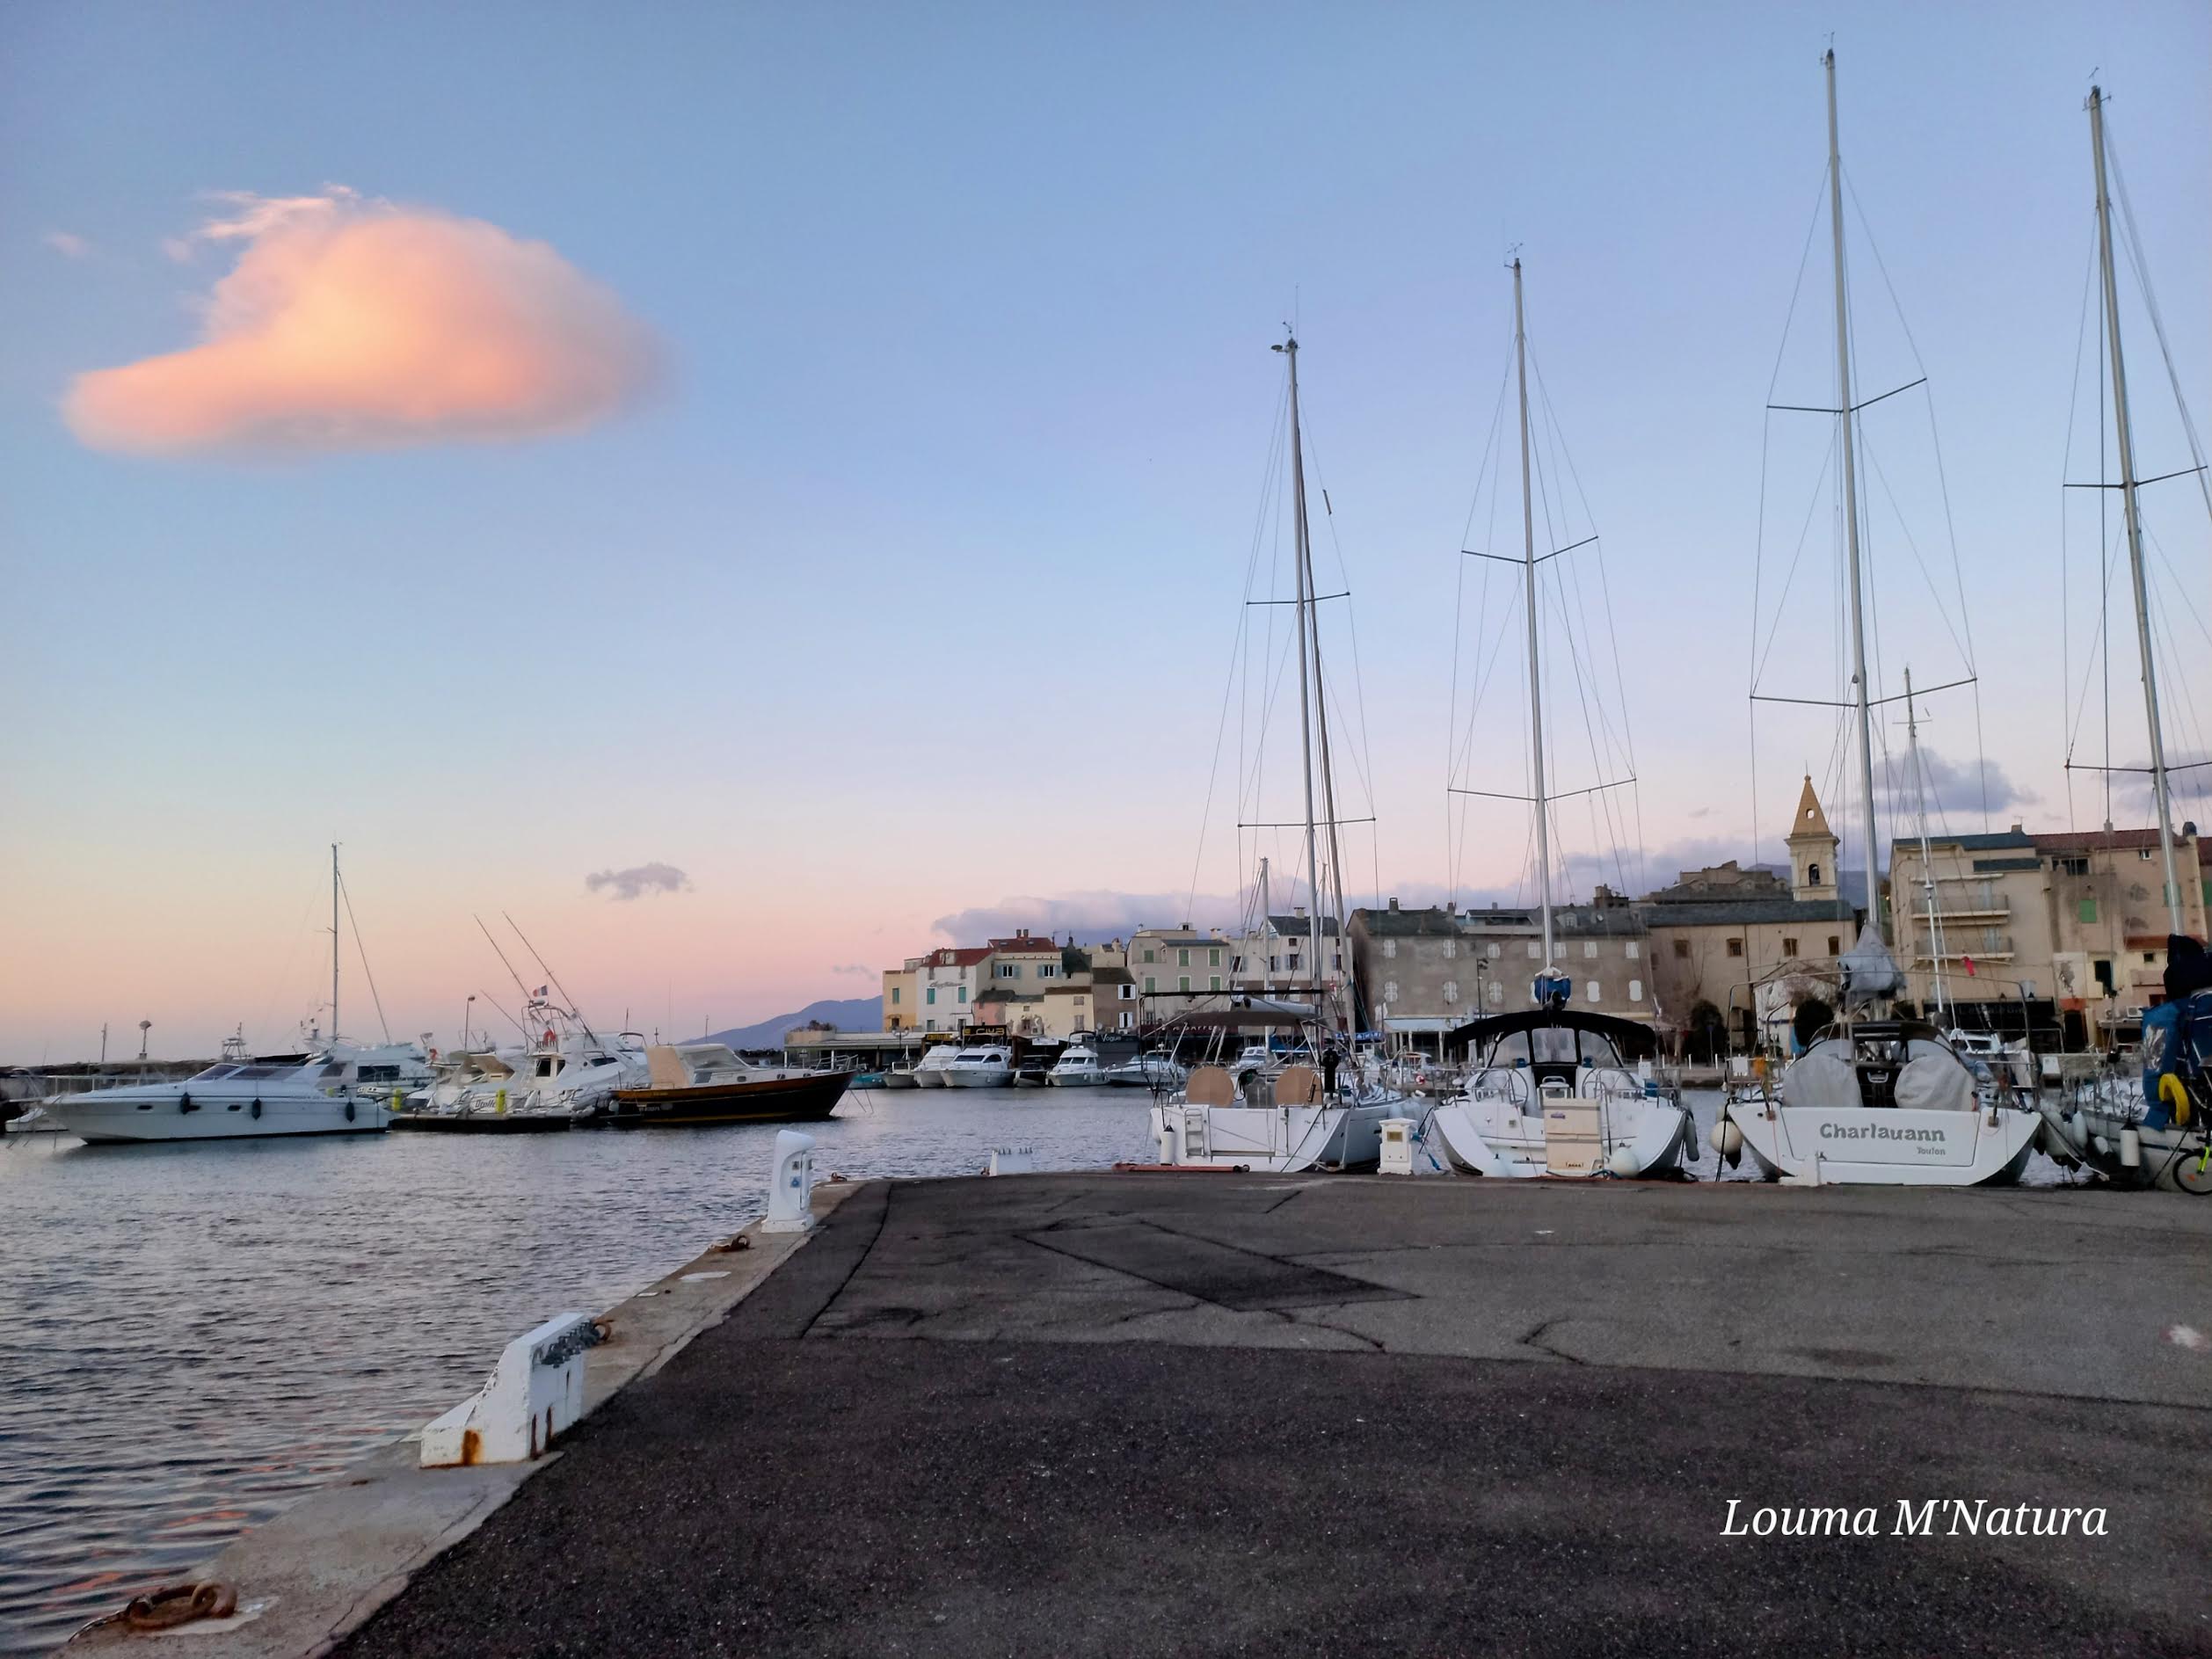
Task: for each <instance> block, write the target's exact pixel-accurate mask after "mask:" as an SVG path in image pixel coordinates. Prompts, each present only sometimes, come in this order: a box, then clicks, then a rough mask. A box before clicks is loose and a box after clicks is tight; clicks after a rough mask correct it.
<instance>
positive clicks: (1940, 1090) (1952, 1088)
mask: <svg viewBox="0 0 2212 1659" xmlns="http://www.w3.org/2000/svg"><path fill="white" fill-rule="evenodd" d="M1912 1046H1913V1048H1914V1049H1915V1050H1926V1052H1922V1053H1916V1054H1915V1055H1914V1056H1913V1058H1912V1059H1909V1060H1907V1061H1906V1062H1905V1066H1904V1069H1903V1071H1901V1072H1899V1073H1897V1081H1896V1085H1895V1094H1896V1100H1897V1104H1898V1105H1900V1106H1902V1107H1904V1108H1907V1109H1908V1110H1913V1111H1961V1112H1968V1111H1972V1110H1974V1109H1975V1106H1976V1101H1975V1098H1974V1076H1973V1073H1970V1072H1968V1070H1967V1069H1966V1067H1965V1066H1961V1065H1960V1064H1959V1062H1958V1059H1957V1058H1956V1057H1955V1056H1954V1055H1951V1054H1947V1053H1946V1052H1944V1051H1942V1050H1941V1049H1939V1048H1937V1047H1936V1046H1935V1044H1932V1043H1925V1044H1924V1043H1915V1044H1913V1045H1912Z"/></svg>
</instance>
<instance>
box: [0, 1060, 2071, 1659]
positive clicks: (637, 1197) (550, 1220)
mask: <svg viewBox="0 0 2212 1659" xmlns="http://www.w3.org/2000/svg"><path fill="white" fill-rule="evenodd" d="M1716 1099H1717V1097H1716V1096H1714V1095H1711V1094H1705V1095H1697V1096H1693V1097H1692V1103H1693V1105H1694V1106H1695V1108H1696V1110H1697V1116H1698V1118H1699V1124H1700V1126H1701V1127H1706V1126H1709V1125H1710V1124H1711V1122H1712V1117H1713V1112H1714V1103H1715V1101H1716ZM1148 1104H1149V1099H1148V1097H1147V1096H1146V1095H1144V1094H1143V1093H1142V1092H1140V1091H1138V1090H1134V1089H1124V1090H1112V1089H1101V1090H1060V1089H1050V1090H1047V1089H1006V1090H965V1089H963V1090H950V1091H947V1090H936V1089H932V1090H905V1091H898V1092H869V1093H865V1094H860V1095H854V1096H851V1097H849V1098H848V1100H847V1101H846V1102H845V1103H844V1104H843V1105H842V1106H841V1107H840V1109H839V1112H838V1116H837V1117H835V1118H834V1119H833V1120H832V1121H831V1122H829V1123H826V1124H819V1125H816V1126H814V1132H815V1135H816V1140H817V1143H818V1145H819V1152H818V1153H817V1157H816V1168H817V1169H818V1170H819V1172H821V1173H823V1174H825V1175H826V1174H828V1173H830V1172H832V1171H836V1172H840V1173H843V1174H846V1175H852V1176H855V1177H856V1178H858V1177H867V1176H876V1175H964V1174H971V1173H973V1172H974V1171H976V1170H977V1169H978V1168H979V1167H980V1166H981V1165H982V1164H983V1163H984V1162H985V1161H986V1159H987V1157H988V1153H989V1149H990V1148H991V1147H992V1146H1032V1147H1034V1148H1035V1149H1036V1152H1037V1167H1038V1168H1041V1169H1081V1168H1103V1167H1104V1166H1106V1165H1108V1164H1110V1163H1112V1162H1114V1161H1117V1160H1118V1159H1145V1158H1147V1157H1148V1156H1149V1155H1150V1147H1149V1142H1148V1136H1147V1132H1146V1107H1147V1106H1148ZM774 1137H775V1130H774V1129H773V1128H772V1127H760V1128H746V1129H730V1128H708V1129H695V1130H675V1129H672V1130H656V1131H647V1132H637V1133H616V1132H613V1131H593V1132H583V1133H574V1134H567V1135H530V1136H519V1137H511V1138H510V1137H476V1136H449V1135H412V1134H391V1135H383V1136H376V1137H362V1138H360V1139H339V1140H322V1139H302V1140H290V1141H287V1140H265V1141H234V1142H229V1143H221V1142H217V1143H207V1144H201V1145H198V1146H192V1145H175V1146H98V1147H94V1146H83V1145H81V1144H79V1143H78V1142H76V1141H75V1140H74V1139H69V1138H66V1137H56V1136H44V1135H41V1136H19V1135H18V1136H9V1137H7V1138H6V1139H5V1142H4V1149H0V1216H4V1218H5V1220H4V1225H0V1269H4V1270H0V1321H4V1325H0V1329H4V1330H5V1332H6V1333H7V1338H6V1341H5V1342H4V1343H0V1653H33V1652H40V1651H43V1650H44V1649H46V1648H50V1647H52V1646H53V1645H55V1643H57V1642H59V1641H62V1640H63V1639H65V1638H66V1637H67V1636H68V1635H69V1634H70V1633H71V1632H72V1631H73V1630H75V1629H76V1627H77V1626H79V1625H81V1624H83V1623H84V1621H85V1620H87V1619H91V1618H94V1617H96V1616H97V1615H98V1614H100V1613H103V1612H109V1611H111V1610H113V1608H114V1607H115V1606H116V1605H118V1604H120V1601H121V1600H122V1599H123V1598H124V1597H126V1596H127V1595H128V1594H129V1593H131V1592H132V1591H134V1590H136V1589H138V1588H141V1587H142V1586H143V1585H145V1584H147V1583H152V1582H157V1581H159V1580H160V1579H161V1578H163V1577H164V1575H171V1574H174V1573H176V1572H178V1571H181V1570H182V1569H184V1568H190V1567H192V1566H194V1565H196V1564H198V1563H199V1562H200V1561H204V1560H206V1559H207V1557H208V1556H210V1555H212V1554H213V1553H215V1551H216V1550H217V1549H218V1548H220V1547H221V1546H222V1544H223V1543H224V1542H225V1541H226V1540H228V1539H230V1538H232V1537H235V1536H236V1534H237V1533H239V1532H243V1531H244V1530H245V1529H247V1528H248V1527H251V1526H252V1525H255V1524H258V1523H259V1522H262V1521H265V1520H266V1519H268V1518H269V1517H271V1516H273V1515H274V1514H276V1513H277V1512H278V1511H280V1510H283V1509H284V1508H286V1507H287V1505H289V1504H290V1503H294V1502H296V1501H297V1500H298V1499H299V1498H300V1497H301V1496H302V1495H304V1494H305V1493H307V1492H309V1491H310V1490H312V1489H313V1488H316V1487H317V1486H319V1485H321V1484H323V1483H324V1481H327V1480H329V1479H330V1478H331V1476H332V1475H333V1474H335V1473H338V1471H340V1470H342V1469H343V1468H345V1467H346V1466H347V1465H348V1464H350V1463H352V1462H353V1461H355V1460H356V1459H359V1458H360V1456H361V1455H362V1454H363V1453H364V1452H367V1451H368V1450H370V1449H371V1448H373V1447H375V1446H376V1445H378V1444H382V1443H385V1442H388V1441H390V1440H392V1439H394V1438H395V1437H398V1436H400V1435H403V1434H405V1433H408V1432H410V1431H411V1430H415V1429H417V1428H419V1427H420V1426H421V1425H422V1424H423V1423H426V1421H428V1420H429V1419H430V1418H431V1417H433V1416H435V1415H437V1414H438V1413H439V1412H440V1411H442V1410H444V1409H445V1408H447V1407H448V1406H450V1405H452V1404H453V1403H454V1402H455V1401H457V1400H458V1399H460V1398H461V1397H462V1395H463V1394H465V1393H468V1392H469V1390H471V1389H473V1388H474V1387H475V1386H477V1384H478V1383H479V1382H481V1381H482V1380H483V1379H484V1374H485V1373H486V1372H488V1371H489V1369H490V1367H491V1361H492V1359H493V1358H494V1357H496V1356H497V1354H498V1350H500V1349H501V1348H502V1347H503V1346H505V1344H506V1342H508V1341H509V1340H510V1339H511V1338H513V1336H514V1335H517V1334H518V1333H520V1332H521V1331H523V1330H525V1329H527V1328H529V1327H530V1326H532V1325H534V1324H536V1323H537V1322H538V1321H541V1320H543V1319H545V1318H547V1317H549V1315H551V1314H553V1313H558V1312H561V1311H563V1310H564V1309H569V1308H577V1309H581V1310H583V1311H586V1312H590V1313H597V1312H600V1311H601V1310H603V1309H605V1308H607V1307H609V1306H612V1305H613V1304H615V1302H617V1301H620V1300H622V1299H623V1298H624V1297H627V1296H629V1294H631V1293H632V1292H636V1291H637V1290H639V1289H641V1288H643V1287H644V1285H646V1284H650V1283H651V1282H652V1281H653V1280H654V1279H656V1278H658V1277H660V1276H661V1275H662V1274H664V1273H666V1271H668V1270H670V1269H672V1268H673V1267H676V1266H678V1265H680V1263H682V1262H686V1261H688V1260H689V1259H690V1258H691V1257H693V1256H694V1255H697V1254H698V1253H699V1252H700V1251H701V1250H702V1249H703V1248H706V1247H707V1245H709V1243H711V1242H712V1241H714V1240H715V1239H716V1238H717V1237H718V1236H726V1235H727V1234H729V1233H732V1232H734V1231H736V1230H737V1228H738V1227H739V1226H742V1225H743V1224H744V1223H745V1222H746V1221H748V1220H750V1219H753V1217H754V1216H757V1215H758V1214H760V1211H761V1209H762V1207H763V1184H764V1181H765V1177H766V1172H767V1164H768V1146H769V1143H770V1141H771V1140H772V1139H774ZM2037 1163H2038V1164H2039V1165H2041V1164H2042V1163H2043V1161H2042V1160H2041V1159H2040V1158H2039V1159H2038V1160H2037ZM1698 1170H1699V1174H1700V1175H1703V1176H1705V1177H1706V1178H1710V1177H1711V1176H1712V1175H1713V1173H1714V1158H1713V1156H1712V1154H1711V1153H1710V1152H1706V1153H1704V1154H1703V1155H1702V1157H1701V1159H1700V1161H1699V1166H1698ZM2042 1174H2043V1178H2045V1179H2048V1178H2051V1177H2053V1176H2055V1175H2056V1170H2055V1169H2052V1168H2049V1167H2048V1165H2044V1166H2043V1171H2042Z"/></svg>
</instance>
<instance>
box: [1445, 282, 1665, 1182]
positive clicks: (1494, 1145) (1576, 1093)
mask: <svg viewBox="0 0 2212 1659" xmlns="http://www.w3.org/2000/svg"><path fill="white" fill-rule="evenodd" d="M1523 323H1524V317H1523V310H1522V302H1521V262H1520V261H1519V260H1518V259H1515V260H1514V261H1513V351H1514V360H1515V367H1516V374H1517V377H1518V381H1519V389H1520V404H1521V536H1522V583H1523V589H1522V591H1523V597H1524V602H1525V605H1526V608H1527V613H1528V678H1529V756H1530V760H1531V761H1532V775H1533V778H1534V782H1535V789H1536V793H1535V796H1534V806H1535V810H1536V868H1537V882H1538V888H1539V892H1540V893H1541V895H1542V899H1543V926H1544V965H1543V969H1542V971H1540V972H1539V974H1538V975H1537V976H1536V982H1535V986H1534V992H1535V1000H1536V1005H1537V1006H1536V1008H1534V1009H1533V1010H1532V1011H1529V1012H1524V1013H1518V1014H1510V1015H1498V1016H1496V1017H1495V1018H1491V1019H1481V1020H1475V1021H1473V1022H1470V1023H1469V1024H1468V1025H1466V1026H1464V1027H1462V1028H1460V1032H1459V1036H1460V1037H1463V1038H1464V1039H1465V1040H1466V1041H1468V1043H1469V1044H1470V1050H1471V1051H1472V1052H1473V1053H1474V1054H1475V1055H1476V1057H1477V1060H1478V1064H1477V1066H1476V1068H1475V1070H1474V1071H1473V1073H1472V1074H1471V1075H1470V1077H1469V1078H1468V1080H1467V1084H1466V1088H1465V1089H1463V1090H1462V1091H1461V1092H1460V1093H1459V1094H1458V1095H1454V1096H1453V1097H1452V1099H1451V1100H1449V1101H1447V1102H1444V1104H1443V1105H1440V1106H1438V1107H1437V1108H1436V1110H1434V1111H1433V1112H1432V1113H1431V1114H1430V1127H1431V1129H1432V1130H1433V1131H1434V1132H1435V1134H1436V1136H1437V1139H1438V1140H1439V1141H1440V1142H1441V1143H1442V1145H1443V1146H1444V1153H1445V1156H1446V1157H1448V1158H1449V1159H1450V1160H1451V1161H1452V1167H1453V1168H1457V1169H1459V1170H1460V1171H1462V1172H1464V1173H1466V1174H1468V1175H1608V1174H1610V1175H1665V1174H1670V1173H1671V1172H1672V1171H1673V1170H1674V1168H1675V1167H1676V1166H1677V1164H1678V1163H1679V1162H1680V1161H1681V1160H1682V1157H1683V1154H1684V1153H1685V1152H1687V1153H1689V1154H1690V1155H1691V1156H1692V1157H1693V1158H1694V1157H1695V1156H1696V1147H1697V1139H1696V1131H1694V1130H1693V1129H1692V1127H1691V1124H1690V1115H1689V1114H1688V1113H1687V1112H1685V1111H1684V1110H1682V1108H1681V1106H1680V1105H1679V1104H1677V1102H1673V1101H1670V1100H1667V1099H1665V1098H1663V1096H1661V1095H1659V1094H1658V1093H1657V1091H1656V1088H1655V1087H1654V1088H1647V1087H1646V1084H1645V1081H1644V1080H1643V1079H1642V1078H1641V1077H1640V1076H1638V1075H1637V1074H1636V1073H1634V1072H1632V1071H1630V1070H1629V1069H1628V1068H1627V1066H1626V1065H1625V1064H1624V1062H1623V1057H1622V1050H1623V1048H1624V1047H1626V1048H1628V1049H1630V1050H1631V1051H1634V1050H1635V1049H1637V1048H1639V1047H1640V1048H1641V1051H1642V1052H1643V1053H1644V1054H1647V1055H1648V1054H1649V1053H1651V1052H1652V1051H1654V1049H1655V1046H1656V1044H1655V1041H1654V1040H1653V1037H1652V1034H1651V1032H1650V1031H1649V1030H1648V1029H1647V1028H1645V1027H1642V1026H1639V1025H1636V1024H1634V1022H1630V1021H1627V1020H1617V1019H1610V1018H1608V1017H1606V1016H1604V1015H1597V1014H1580V1013H1576V1012H1575V1011H1574V1010H1573V1009H1571V1008H1568V998H1569V997H1570V996H1571V995H1572V994H1573V992H1574V981H1573V980H1572V979H1569V978H1568V975H1567V974H1565V973H1564V972H1562V971H1561V969H1560V967H1559V964H1558V960H1557V957H1556V952H1555V948H1554V946H1555V942H1554V939H1553V916H1552V860H1551V835H1550V826H1549V818H1550V802H1549V800H1548V798H1547V797H1546V790H1545V780H1544V704H1543V690H1544V681H1543V674H1542V670H1541V666H1540V664H1539V638H1540V635H1541V629H1539V626H1538V622H1537V595H1536V565H1537V557H1536V507H1535V497H1534V493H1533V491H1532V490H1531V489H1530V477H1529V475H1530V454H1529V411H1528V336H1527V331H1526V330H1525V329H1524V326H1523ZM1546 557H1549V556H1548V555H1547V556H1546Z"/></svg>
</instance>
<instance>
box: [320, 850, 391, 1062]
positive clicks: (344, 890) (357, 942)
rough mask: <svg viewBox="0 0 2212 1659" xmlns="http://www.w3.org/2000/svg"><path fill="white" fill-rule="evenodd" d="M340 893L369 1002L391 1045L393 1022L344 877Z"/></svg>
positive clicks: (341, 880)
mask: <svg viewBox="0 0 2212 1659" xmlns="http://www.w3.org/2000/svg"><path fill="white" fill-rule="evenodd" d="M338 892H339V894H340V895H341V896H342V897H343V898H344V899H345V900H346V920H347V921H348V922H349V923H351V924H352V926H353V950H354V954H356V955H357V956H359V957H360V959H361V977H362V978H363V979H367V981H368V1000H370V1001H371V1002H372V1003H374V1004H375V1007H376V1023H377V1024H379V1025H380V1026H382V1027H383V1029H384V1041H385V1042H387V1043H389V1042H390V1041H391V1040H392V1028H391V1022H389V1021H388V1020H386V1019H385V1018H384V999H383V998H382V997H381V996H378V995H377V994H376V976H375V974H374V973H373V972H371V971H369V966H368V947H367V945H365V944H363V943H362V942H361V924H360V922H358V921H355V920H353V889H352V888H351V887H349V886H347V885H346V877H344V876H340V877H338ZM333 948H335V947H333ZM335 1023H336V1022H333V1024H335ZM337 1035H338V1033H337V1032H336V1031H335V1030H333V1031H332V1032H331V1036H332V1037H336V1036H337Z"/></svg>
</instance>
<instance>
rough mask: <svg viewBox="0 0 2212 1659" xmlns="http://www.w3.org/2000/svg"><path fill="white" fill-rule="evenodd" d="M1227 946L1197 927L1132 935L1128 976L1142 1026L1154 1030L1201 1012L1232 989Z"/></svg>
mask: <svg viewBox="0 0 2212 1659" xmlns="http://www.w3.org/2000/svg"><path fill="white" fill-rule="evenodd" d="M1235 954H1236V953H1235V950H1234V948H1233V946H1232V945H1231V944H1230V942H1229V941H1227V940H1226V939H1224V938H1223V937H1222V936H1221V935H1219V934H1218V933H1214V932H1212V931H1211V930H1209V929H1204V928H1138V929H1137V931H1136V932H1135V933H1134V934H1132V935H1130V940H1129V972H1130V977H1131V979H1132V980H1133V981H1134V982H1135V984H1136V987H1137V991H1136V995H1137V1002H1138V1021H1137V1022H1138V1023H1139V1024H1141V1025H1150V1024H1152V1023H1153V1022H1156V1021H1160V1020H1171V1019H1173V1018H1175V1016H1176V1015H1179V1014H1188V1013H1190V1011H1191V1009H1192V1008H1197V1007H1202V1006H1204V1003H1205V1000H1206V999H1207V998H1209V997H1218V996H1219V995H1220V994H1221V993H1224V992H1226V991H1227V990H1228V989H1229V975H1230V968H1229V958H1230V957H1233V955H1235Z"/></svg>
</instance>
